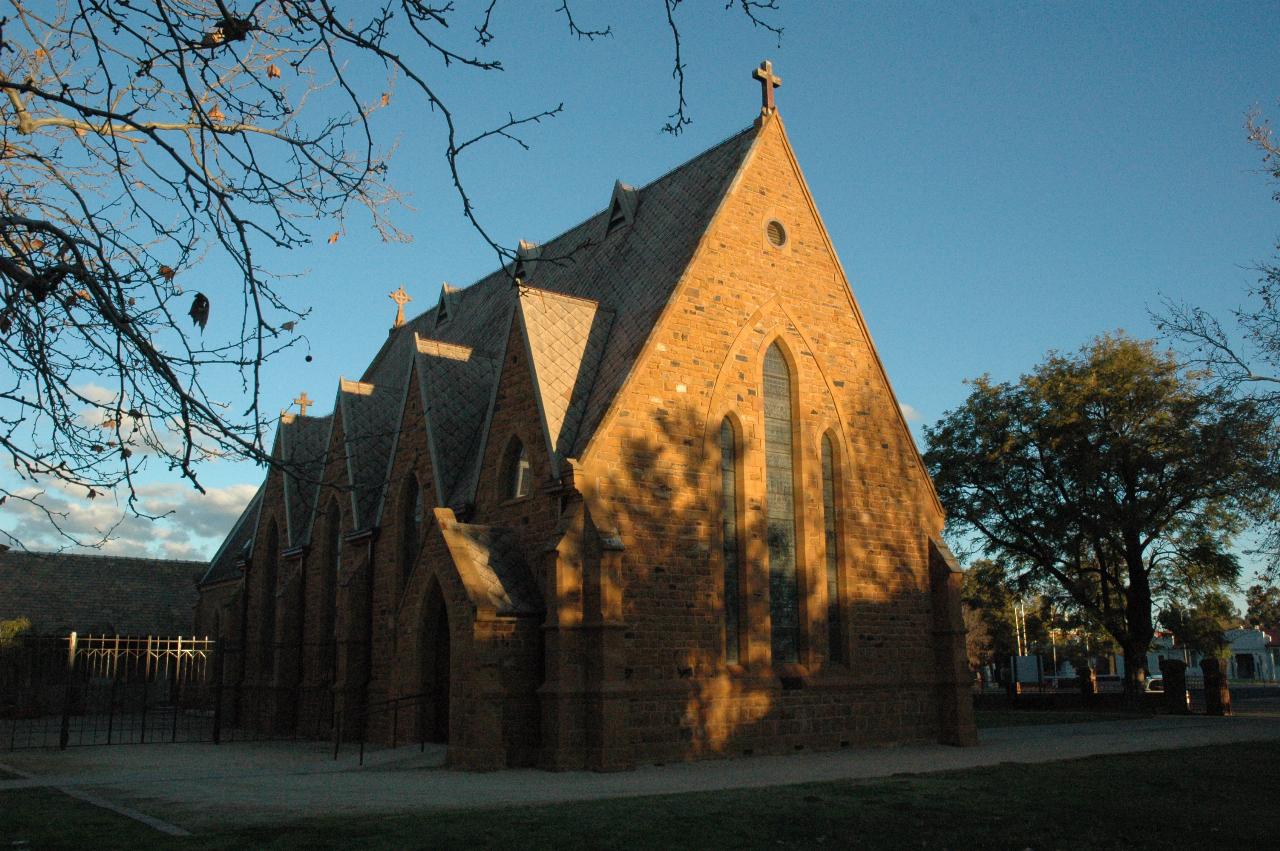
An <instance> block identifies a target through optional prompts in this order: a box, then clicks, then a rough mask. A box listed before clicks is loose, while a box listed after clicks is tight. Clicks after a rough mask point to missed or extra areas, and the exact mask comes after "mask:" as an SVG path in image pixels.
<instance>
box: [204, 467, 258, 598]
mask: <svg viewBox="0 0 1280 851" xmlns="http://www.w3.org/2000/svg"><path fill="white" fill-rule="evenodd" d="M262 491H263V487H259V488H258V492H257V493H255V494H254V495H253V498H252V499H250V500H249V504H248V505H246V506H245V507H244V511H242V512H240V516H239V517H237V518H236V522H235V525H233V526H232V527H231V532H230V533H228V535H227V537H226V539H225V540H223V542H222V546H220V547H218V551H217V552H216V553H214V554H213V558H212V559H211V560H210V562H209V569H208V570H206V571H205V574H204V576H202V577H201V578H200V584H201V585H208V584H211V583H213V582H224V581H226V580H228V579H239V578H240V566H239V565H240V562H242V561H244V560H245V559H247V558H248V557H249V551H250V550H252V549H253V536H254V533H255V532H256V531H257V528H258V510H259V508H261V506H262Z"/></svg>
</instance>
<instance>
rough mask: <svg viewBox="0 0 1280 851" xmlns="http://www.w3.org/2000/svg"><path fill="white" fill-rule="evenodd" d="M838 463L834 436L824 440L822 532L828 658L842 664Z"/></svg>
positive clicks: (828, 436)
mask: <svg viewBox="0 0 1280 851" xmlns="http://www.w3.org/2000/svg"><path fill="white" fill-rule="evenodd" d="M836 528H837V525H836V459H835V447H834V446H833V445H832V443H831V435H829V434H824V435H823V436H822V531H823V537H824V538H825V543H826V547H825V549H826V554H827V658H829V659H830V660H831V661H832V662H836V663H843V662H844V661H845V658H844V625H843V624H842V623H841V620H840V536H839V534H838V533H837V532H836Z"/></svg>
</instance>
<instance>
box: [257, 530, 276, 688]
mask: <svg viewBox="0 0 1280 851" xmlns="http://www.w3.org/2000/svg"><path fill="white" fill-rule="evenodd" d="M266 549H267V551H266V553H264V555H265V556H266V559H265V560H264V561H265V564H263V571H262V586H261V587H262V630H261V632H260V633H259V639H260V641H259V645H258V646H259V651H258V652H259V658H260V659H261V660H262V670H261V671H260V674H261V676H262V677H263V678H264V679H267V680H270V679H272V677H273V676H274V675H275V669H276V577H277V573H278V568H279V564H280V533H279V531H278V530H277V528H276V521H275V520H272V521H271V525H270V526H268V527H267V547H266Z"/></svg>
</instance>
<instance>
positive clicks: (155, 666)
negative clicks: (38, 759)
mask: <svg viewBox="0 0 1280 851" xmlns="http://www.w3.org/2000/svg"><path fill="white" fill-rule="evenodd" d="M255 650H257V651H259V652H258V655H259V656H260V655H261V652H260V651H261V648H250V653H249V654H246V653H245V652H244V651H243V650H242V648H240V647H238V646H237V645H235V644H234V643H230V642H225V641H224V642H219V641H217V640H215V639H210V638H207V637H204V638H194V637H187V636H178V637H160V636H140V637H134V636H118V635H77V634H76V633H71V634H70V635H61V636H48V635H21V636H18V637H16V638H13V639H10V640H8V641H6V642H5V643H4V644H3V645H0V751H4V750H18V749H23V748H51V747H60V748H68V747H79V746H87V745H120V744H159V743H167V742H210V743H214V744H217V743H220V742H231V741H262V740H281V739H313V740H325V741H328V740H332V741H333V742H334V756H335V758H337V756H338V753H339V751H340V750H341V749H342V747H343V740H344V739H345V740H346V743H347V745H348V747H351V746H355V745H358V746H359V750H360V753H361V761H362V762H363V753H364V746H365V744H366V743H367V742H368V741H370V740H371V739H370V736H371V733H372V734H374V735H376V738H375V739H373V740H375V741H378V742H379V743H382V744H386V743H390V744H392V745H393V746H394V745H397V744H400V743H402V742H407V741H411V740H412V741H414V742H415V743H419V744H421V742H422V740H423V739H424V737H423V735H422V734H421V733H420V732H419V728H420V726H421V725H420V724H419V723H417V719H418V713H419V708H420V707H421V706H422V704H423V701H424V700H425V699H426V695H420V694H415V695H407V696H401V697H394V698H391V699H388V700H381V701H374V702H369V703H365V702H364V701H362V700H356V699H354V698H351V697H349V699H348V704H347V706H346V707H345V708H341V707H339V705H338V702H337V699H336V695H335V691H334V688H333V685H332V676H331V673H330V674H329V675H328V676H326V675H325V674H323V673H321V672H319V671H318V670H315V671H310V672H309V674H308V676H307V677H306V678H304V676H303V670H304V668H305V667H306V663H305V662H304V661H303V660H320V662H318V663H315V664H316V665H317V669H318V668H320V667H326V665H327V666H328V667H329V669H330V671H331V664H332V658H333V652H332V651H333V647H332V645H324V646H310V645H303V646H298V645H287V646H286V645H281V646H278V647H276V648H275V655H276V656H277V657H279V658H280V659H286V658H287V659H288V660H291V661H290V663H289V665H288V666H287V667H289V669H290V670H293V671H294V678H295V679H297V680H299V682H298V683H296V684H293V685H279V684H275V683H272V684H263V683H255V682H251V681H249V680H248V678H247V675H246V670H247V668H249V667H253V666H260V665H261V664H262V660H261V659H260V658H257V657H255V659H254V660H253V661H252V663H250V660H249V659H247V658H246V655H254V653H253V651H255ZM304 679H318V680H320V681H319V682H317V683H314V684H312V683H308V682H305V681H303V680H304ZM362 692H363V690H357V693H362ZM388 739H389V742H388V741H387V740H388Z"/></svg>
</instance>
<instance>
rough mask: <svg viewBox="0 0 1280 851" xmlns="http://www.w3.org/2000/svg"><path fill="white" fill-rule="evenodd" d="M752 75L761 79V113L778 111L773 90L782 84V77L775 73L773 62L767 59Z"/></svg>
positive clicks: (766, 113)
mask: <svg viewBox="0 0 1280 851" xmlns="http://www.w3.org/2000/svg"><path fill="white" fill-rule="evenodd" d="M751 76H752V77H753V78H755V79H757V80H759V81H760V114H761V115H768V114H769V113H771V112H777V111H778V105H777V104H776V103H774V102H773V90H774V89H776V88H777V87H778V86H781V85H782V78H781V77H779V76H777V75H775V74H774V73H773V63H772V62H770V61H769V60H768V59H766V60H765V61H763V62H761V63H760V67H759V68H757V69H756V70H755V71H753V72H752V73H751Z"/></svg>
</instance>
